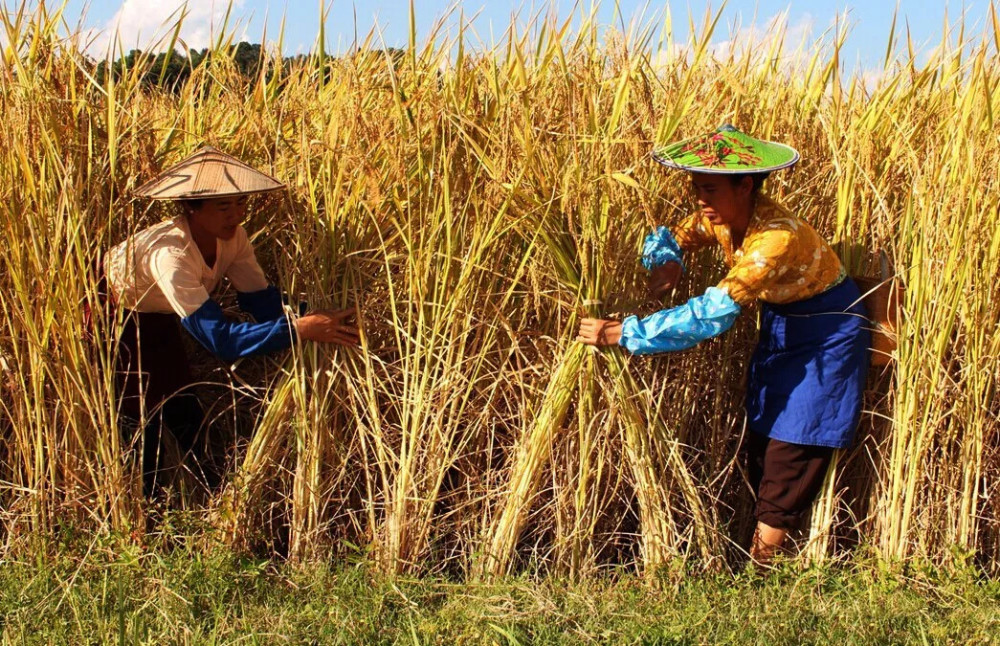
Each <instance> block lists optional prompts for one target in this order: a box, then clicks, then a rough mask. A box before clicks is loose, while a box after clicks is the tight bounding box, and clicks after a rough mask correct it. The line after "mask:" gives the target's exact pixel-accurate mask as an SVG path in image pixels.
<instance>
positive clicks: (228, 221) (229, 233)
mask: <svg viewBox="0 0 1000 646" xmlns="http://www.w3.org/2000/svg"><path fill="white" fill-rule="evenodd" d="M246 215H247V196H246V195H234V196H232V197H217V198H213V199H208V200H205V201H204V202H202V203H201V205H200V206H198V207H195V208H193V209H191V214H190V218H191V221H192V224H194V225H195V226H197V227H198V228H199V229H201V230H202V231H205V232H206V233H210V234H212V235H213V236H215V237H216V238H221V239H223V240H229V239H231V238H232V237H233V236H234V235H236V230H237V229H238V228H239V226H240V224H241V223H242V222H243V220H244V219H245V218H246Z"/></svg>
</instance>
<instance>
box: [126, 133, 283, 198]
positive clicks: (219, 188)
mask: <svg viewBox="0 0 1000 646" xmlns="http://www.w3.org/2000/svg"><path fill="white" fill-rule="evenodd" d="M284 186H285V185H284V184H282V183H281V182H279V181H278V180H276V179H274V178H273V177H271V176H270V175H265V174H264V173H262V172H260V171H258V170H255V169H253V168H251V167H250V166H247V165H246V164H244V163H243V162H241V161H240V160H238V159H236V158H235V157H233V156H232V155H227V154H225V153H224V152H222V151H220V150H218V149H216V148H213V147H212V146H203V147H202V148H200V149H199V150H198V152H196V153H194V154H193V155H191V156H190V157H188V158H187V159H185V160H184V161H182V162H180V163H179V164H177V165H176V166H173V167H171V168H168V169H167V170H165V171H163V172H162V173H160V174H159V175H157V176H156V177H154V178H153V179H151V180H150V181H148V182H146V183H145V184H143V185H142V186H140V187H139V188H137V189H135V195H137V196H139V197H149V198H152V199H154V200H190V199H206V198H213V197H225V196H230V195H247V194H250V193H263V192H265V191H274V190H277V189H280V188H284Z"/></svg>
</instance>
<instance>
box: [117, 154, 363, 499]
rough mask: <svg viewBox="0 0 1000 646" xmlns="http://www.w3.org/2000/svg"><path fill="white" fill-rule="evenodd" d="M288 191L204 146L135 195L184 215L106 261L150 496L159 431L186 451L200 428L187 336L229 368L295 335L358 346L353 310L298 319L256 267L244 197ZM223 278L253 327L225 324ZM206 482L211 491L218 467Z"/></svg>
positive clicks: (126, 405) (121, 363)
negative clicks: (220, 295) (220, 294)
mask: <svg viewBox="0 0 1000 646" xmlns="http://www.w3.org/2000/svg"><path fill="white" fill-rule="evenodd" d="M281 188H283V185H282V184H281V183H280V182H278V181H277V180H275V179H274V178H272V177H270V176H268V175H265V174H264V173H261V172H259V171H257V170H255V169H253V168H251V167H250V166H247V165H246V164H244V163H243V162H241V161H240V160H238V159H236V158H235V157H232V156H230V155H226V154H225V153H222V152H220V151H218V150H216V149H215V148H212V147H210V146H205V147H203V148H202V149H200V150H198V151H197V152H196V153H194V154H193V155H191V156H190V157H188V158H187V159H185V160H183V161H182V162H180V163H179V164H177V165H176V166H174V167H172V168H170V169H168V170H166V171H164V172H163V173H161V174H160V175H159V176H157V177H156V178H154V179H152V180H151V181H149V182H148V183H146V184H144V185H143V186H141V187H139V188H138V189H137V190H136V191H135V194H136V195H137V196H140V197H147V198H151V199H154V200H170V201H176V202H177V203H179V205H180V206H181V210H182V213H181V214H180V215H178V216H177V217H174V218H173V219H170V220H166V221H164V222H161V223H159V224H155V225H153V226H151V227H149V228H146V229H143V230H142V231H138V232H137V233H135V234H133V235H132V236H130V237H129V238H128V239H127V240H125V241H124V242H122V243H121V244H119V245H118V246H116V247H114V248H113V249H112V250H111V251H110V252H109V253H108V254H107V257H106V258H105V260H104V273H105V277H106V279H107V284H108V288H109V292H110V296H111V300H112V302H113V303H114V305H115V306H116V307H118V308H121V309H122V310H123V311H124V328H123V330H122V333H121V336H120V338H119V341H118V356H117V363H118V365H117V377H118V379H117V381H118V384H117V385H118V396H119V399H120V401H119V406H120V412H121V414H122V415H123V417H124V418H125V419H126V420H127V421H126V426H127V425H128V423H129V421H131V422H133V423H134V422H138V420H140V419H142V418H143V417H144V416H145V418H146V419H147V424H146V426H145V429H144V447H143V460H142V463H143V488H144V490H145V493H146V494H147V495H150V494H151V493H152V492H153V491H154V490H155V489H156V488H157V486H158V483H157V472H158V471H159V465H160V462H161V460H160V452H161V443H160V435H161V431H162V429H163V428H168V429H169V430H170V431H171V433H172V434H173V435H174V437H175V439H176V440H177V444H178V446H179V448H180V450H181V452H182V454H187V453H188V452H190V451H192V450H193V449H194V448H195V443H196V442H195V441H196V439H197V437H198V434H199V432H200V430H201V428H202V426H203V424H204V413H203V411H202V409H201V405H200V404H199V402H198V399H197V397H195V395H194V394H193V393H192V391H191V387H192V385H193V384H194V378H193V376H192V374H191V368H190V365H189V363H188V357H187V353H186V351H185V349H184V343H183V340H182V335H183V334H184V333H185V332H182V329H183V330H184V331H186V333H187V334H189V335H190V336H191V337H193V338H194V339H196V340H197V341H198V342H199V343H200V344H201V345H203V346H204V347H205V348H207V349H208V350H210V351H211V352H212V353H213V354H215V355H216V356H218V357H219V358H221V359H222V360H223V361H226V362H229V363H231V362H233V361H235V360H237V359H239V358H241V357H248V356H252V355H257V354H262V353H266V352H274V351H277V350H281V349H284V348H288V347H289V346H290V345H291V344H292V342H293V341H294V339H296V338H298V339H301V340H303V341H316V342H321V343H334V344H341V345H355V344H357V343H358V338H359V337H358V330H357V328H356V327H354V326H353V325H351V324H350V322H349V319H350V317H351V316H352V315H353V310H341V311H316V312H312V313H309V314H305V315H303V316H295V315H294V314H293V313H292V312H289V311H286V309H285V307H284V304H283V302H282V297H281V293H280V292H279V291H278V289H277V288H276V287H275V286H274V285H271V284H270V283H269V282H268V281H267V279H266V278H265V276H264V272H263V270H262V269H261V267H260V265H259V264H258V263H257V258H256V256H255V254H254V250H253V246H252V245H251V244H250V240H249V238H248V237H247V233H246V231H245V230H244V229H243V226H242V222H243V220H244V219H245V218H246V206H247V196H249V195H252V194H257V193H265V192H270V191H275V190H279V189H281ZM223 278H225V279H227V280H228V281H229V282H230V283H231V284H232V286H233V287H234V288H235V290H236V295H237V303H238V304H239V306H240V308H241V309H242V310H244V311H245V312H247V313H248V314H250V316H252V317H253V319H254V320H253V322H236V321H233V320H231V319H229V318H228V317H226V316H225V315H224V314H223V311H222V308H221V307H220V306H219V304H218V303H217V302H216V301H215V300H213V299H212V298H211V294H212V292H213V291H214V290H215V289H216V288H217V287H218V286H219V285H220V283H221V282H222V280H223ZM196 466H198V467H199V468H201V467H203V466H204V465H201V464H198V465H196ZM202 476H203V478H204V479H205V480H206V481H207V482H206V484H208V485H209V486H212V485H214V484H215V483H214V480H215V479H216V476H215V475H214V474H213V472H212V471H211V470H206V471H205V472H204V473H203V474H202Z"/></svg>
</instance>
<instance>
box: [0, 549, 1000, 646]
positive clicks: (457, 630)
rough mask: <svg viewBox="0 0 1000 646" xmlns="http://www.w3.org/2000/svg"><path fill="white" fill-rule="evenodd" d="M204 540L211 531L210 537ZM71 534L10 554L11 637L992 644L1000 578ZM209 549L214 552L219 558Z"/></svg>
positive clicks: (3, 587)
mask: <svg viewBox="0 0 1000 646" xmlns="http://www.w3.org/2000/svg"><path fill="white" fill-rule="evenodd" d="M199 540H203V539H199ZM171 542H172V544H167V542H166V541H164V542H163V544H156V545H146V546H144V547H140V546H137V545H135V544H134V543H131V542H129V541H127V540H117V539H95V540H92V541H91V542H89V543H86V544H85V545H83V546H82V547H80V544H81V540H80V539H79V538H73V539H69V540H68V542H67V543H66V544H65V545H64V546H63V547H61V548H59V549H58V550H57V551H56V552H55V553H50V554H49V555H48V556H44V557H39V558H37V559H34V560H30V561H17V560H8V561H5V562H3V564H2V566H0V618H2V619H0V621H2V643H3V644H202V643H206V644H215V643H220V644H221V643H227V644H228V643H232V644H236V643H238V644H286V643H287V644H313V643H316V644H494V643H495V644H578V643H584V644H591V643H593V644H717V643H760V644H792V643H810V644H813V643H815V644H838V645H844V644H928V643H955V644H974V643H975V644H986V643H1000V611H998V608H1000V583H997V582H995V581H993V582H986V581H985V580H984V579H980V578H979V577H977V576H976V574H975V572H973V571H971V570H969V571H959V572H950V573H947V574H946V573H944V572H942V571H937V570H932V569H923V570H922V569H919V568H916V567H914V566H912V565H910V566H907V567H904V568H900V569H899V570H898V571H895V572H887V571H885V570H880V569H878V568H876V567H875V566H872V565H855V566H851V567H844V568H836V567H824V568H814V569H806V570H802V569H795V568H792V567H786V568H784V569H780V570H778V571H777V572H774V573H771V574H770V575H768V576H766V577H760V576H758V575H756V574H751V573H746V572H744V573H740V574H737V575H732V574H720V575H716V576H701V577H689V578H678V579H676V580H675V581H674V582H672V583H667V582H666V581H665V580H664V585H662V586H661V587H660V588H659V589H654V588H652V587H650V586H649V585H646V584H645V583H643V582H641V581H640V580H639V579H637V578H635V577H634V576H632V575H629V574H621V573H618V574H614V573H609V574H608V575H607V576H605V577H599V578H596V579H591V580H589V581H588V582H586V583H571V582H568V581H563V580H554V579H545V578H542V579H528V578H519V579H507V580H505V581H503V582H500V583H497V584H491V585H471V584H466V583H462V584H458V583H453V582H449V581H447V580H444V579H422V580H410V579H401V578H395V579H392V578H386V577H384V576H382V575H378V574H375V573H374V571H373V570H372V569H370V568H369V567H367V566H366V565H365V563H366V559H365V558H364V557H363V556H361V555H359V556H358V558H357V559H355V560H354V561H353V562H352V561H346V562H345V561H339V562H334V563H329V564H328V565H325V566H310V567H308V568H302V567H293V566H290V565H281V564H275V563H274V562H269V561H260V560H253V559H246V558H240V557H237V556H236V555H234V554H232V553H229V552H225V551H221V550H212V549H207V550H206V549H204V546H203V545H202V546H200V548H199V549H194V546H191V545H185V544H184V542H183V539H181V540H179V539H176V538H174V539H171ZM206 554H207V556H206Z"/></svg>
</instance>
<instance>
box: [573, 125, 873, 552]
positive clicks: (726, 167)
mask: <svg viewBox="0 0 1000 646" xmlns="http://www.w3.org/2000/svg"><path fill="white" fill-rule="evenodd" d="M654 158H655V159H656V160H657V161H659V162H661V163H662V164H664V165H666V166H669V167H671V168H678V169H682V170H686V171H688V172H689V174H690V178H691V187H692V189H693V193H694V195H695V196H696V198H697V202H698V206H699V208H700V212H699V213H696V214H694V215H692V216H690V217H688V218H687V219H685V220H682V221H681V222H680V224H678V225H677V226H676V227H674V228H673V230H668V229H667V228H666V227H659V228H658V229H657V230H656V231H654V232H653V233H651V234H650V235H649V236H648V237H647V238H646V244H645V246H644V249H643V264H644V265H645V267H646V269H648V270H650V279H649V285H650V289H651V291H652V292H653V294H654V296H656V297H658V298H662V297H663V296H664V295H666V294H667V293H668V292H669V291H671V290H672V289H673V287H674V284H675V283H676V281H677V280H678V279H679V277H680V275H681V272H682V270H683V263H682V261H681V255H682V252H683V251H688V250H692V249H697V248H699V247H704V246H708V245H716V244H717V245H719V246H721V247H722V251H723V255H724V256H725V260H726V264H727V265H728V266H729V267H730V271H729V273H728V274H727V275H726V277H725V278H724V279H723V280H722V281H721V282H720V283H719V284H718V286H716V287H709V288H708V290H707V291H706V293H705V294H703V295H701V296H696V297H694V298H692V299H690V300H689V301H688V302H687V303H685V304H683V305H680V306H678V307H674V308H672V309H667V310H662V311H659V312H656V313H654V314H652V315H650V316H647V317H646V318H642V319H640V318H638V317H636V316H630V317H627V318H626V319H625V320H624V321H623V322H618V321H612V320H602V319H584V320H583V321H582V322H581V324H580V335H579V337H578V340H579V341H581V342H583V343H588V344H591V345H598V346H600V345H612V344H620V345H621V346H623V347H624V348H626V349H627V350H629V351H630V352H632V353H633V354H649V353H655V352H672V351H678V350H685V349H687V348H691V347H693V346H695V345H696V344H698V343H699V342H700V341H702V340H704V339H707V338H711V337H714V336H718V335H720V334H722V333H724V332H725V331H726V330H728V329H729V328H730V327H732V325H733V322H734V321H735V320H736V317H737V316H739V314H740V313H741V311H742V310H743V309H744V308H746V307H748V306H751V305H752V304H754V303H756V302H758V301H759V302H760V307H761V312H760V321H761V329H760V339H759V341H758V344H757V348H756V350H755V351H754V354H753V357H752V359H751V361H750V366H749V371H748V379H747V395H746V410H747V424H748V427H749V429H750V431H751V432H750V435H749V438H748V442H747V444H748V454H749V455H748V457H749V460H748V463H749V469H748V471H749V475H750V481H751V485H752V486H753V489H754V493H755V494H756V496H757V504H756V512H755V513H756V520H757V528H756V531H755V534H754V539H753V543H752V545H751V552H750V555H751V557H752V558H753V559H754V560H755V561H756V562H757V563H758V564H764V565H766V564H767V563H769V562H770V560H771V559H772V557H773V556H774V554H776V553H777V552H778V551H779V550H781V549H782V547H783V545H784V543H785V539H786V537H787V535H788V533H789V532H791V531H794V530H797V529H799V528H800V524H801V520H802V517H803V516H804V515H805V514H806V513H807V512H808V511H809V509H810V507H811V506H812V503H813V501H814V499H815V498H816V495H817V494H818V493H819V490H820V488H821V486H822V483H823V479H824V477H825V475H826V472H827V469H828V467H829V464H830V459H831V457H832V455H833V451H834V450H835V449H838V448H845V447H847V446H849V445H850V443H851V441H852V440H853V437H854V432H855V428H856V427H857V424H858V420H859V418H860V415H861V403H862V394H863V392H864V384H865V378H866V375H867V371H868V348H869V346H870V333H869V331H868V328H867V325H868V322H867V315H866V311H865V309H864V306H863V305H862V304H861V294H860V292H859V291H858V288H857V286H856V285H855V284H854V282H853V281H852V280H851V279H850V278H849V277H848V276H847V273H846V272H845V270H844V266H843V264H842V263H841V262H840V259H839V258H838V257H837V255H836V253H834V252H833V250H832V249H831V248H830V246H829V245H828V244H827V242H826V241H825V240H824V239H823V238H822V236H820V235H819V234H818V233H817V232H816V230H815V229H813V228H812V227H811V226H810V225H809V224H807V223H806V222H805V221H803V220H800V219H799V218H797V217H796V216H795V215H794V214H792V213H790V212H789V211H788V210H786V209H785V208H784V207H783V206H781V205H780V204H778V203H777V202H775V201H774V200H772V199H770V198H769V197H767V196H766V195H764V194H762V193H761V192H760V187H761V184H762V183H763V181H764V179H765V178H766V177H767V175H768V174H770V173H771V172H773V171H776V170H779V169H782V168H788V167H790V166H792V165H793V164H795V162H797V161H798V159H799V154H798V153H797V152H796V151H795V150H794V149H792V148H790V147H788V146H785V145H782V144H777V143H772V142H768V141H761V140H758V139H754V138H753V137H750V136H748V135H746V134H744V133H742V132H739V131H738V130H736V129H735V128H733V127H732V126H723V127H722V128H720V129H719V130H717V131H715V132H713V133H709V134H708V135H705V136H703V137H697V138H695V139H690V140H685V141H681V142H678V143H675V144H672V145H669V146H666V147H665V148H663V149H661V150H658V151H656V152H655V153H654Z"/></svg>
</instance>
